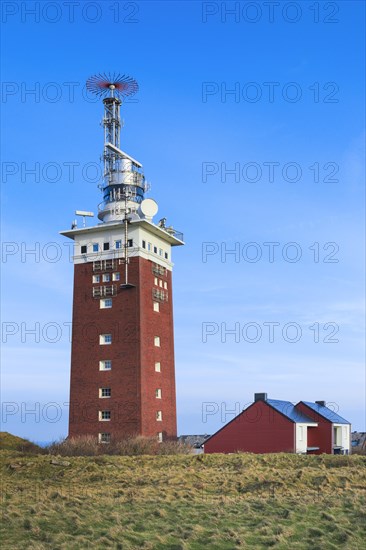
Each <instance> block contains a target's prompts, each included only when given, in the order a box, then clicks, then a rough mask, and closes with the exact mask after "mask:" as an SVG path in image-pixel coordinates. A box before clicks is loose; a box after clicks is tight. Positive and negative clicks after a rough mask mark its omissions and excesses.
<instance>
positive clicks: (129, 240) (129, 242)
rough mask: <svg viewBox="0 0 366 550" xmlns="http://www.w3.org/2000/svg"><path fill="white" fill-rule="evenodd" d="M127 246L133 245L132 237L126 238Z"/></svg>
mask: <svg viewBox="0 0 366 550" xmlns="http://www.w3.org/2000/svg"><path fill="white" fill-rule="evenodd" d="M127 246H129V247H130V248H131V247H132V246H133V240H132V239H128V241H127Z"/></svg>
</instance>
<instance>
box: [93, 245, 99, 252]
mask: <svg viewBox="0 0 366 550" xmlns="http://www.w3.org/2000/svg"><path fill="white" fill-rule="evenodd" d="M98 250H99V244H98V243H93V252H98Z"/></svg>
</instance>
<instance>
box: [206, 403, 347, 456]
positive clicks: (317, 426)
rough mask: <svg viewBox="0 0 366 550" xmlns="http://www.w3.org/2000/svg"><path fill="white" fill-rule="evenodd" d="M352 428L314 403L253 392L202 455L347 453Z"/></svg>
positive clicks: (327, 409)
mask: <svg viewBox="0 0 366 550" xmlns="http://www.w3.org/2000/svg"><path fill="white" fill-rule="evenodd" d="M350 431H351V426H350V424H349V423H348V422H347V420H344V418H342V417H340V416H339V415H338V414H336V413H335V412H333V411H332V410H331V409H329V408H327V407H326V406H325V403H324V402H323V401H318V402H316V403H308V402H302V401H301V402H300V403H298V404H297V405H294V404H293V403H291V402H290V401H281V400H277V399H268V398H267V394H265V393H256V394H255V395H254V403H252V404H251V405H249V407H247V408H246V409H244V410H243V411H242V412H241V413H240V414H239V415H238V416H236V417H235V418H234V419H233V420H232V421H231V422H229V423H228V424H226V425H225V426H223V427H222V428H221V429H220V430H218V431H217V432H216V433H215V434H213V435H212V436H211V437H209V438H208V439H207V440H206V441H205V443H204V446H203V447H204V452H205V453H235V452H237V451H242V452H250V453H278V452H291V453H314V454H320V453H346V454H348V453H349V452H350Z"/></svg>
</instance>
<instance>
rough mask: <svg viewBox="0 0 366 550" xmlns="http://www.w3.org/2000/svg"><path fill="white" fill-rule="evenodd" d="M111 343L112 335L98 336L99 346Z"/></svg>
mask: <svg viewBox="0 0 366 550" xmlns="http://www.w3.org/2000/svg"><path fill="white" fill-rule="evenodd" d="M111 343H112V335H111V334H101V335H100V336H99V344H100V345H101V346H104V345H108V344H111Z"/></svg>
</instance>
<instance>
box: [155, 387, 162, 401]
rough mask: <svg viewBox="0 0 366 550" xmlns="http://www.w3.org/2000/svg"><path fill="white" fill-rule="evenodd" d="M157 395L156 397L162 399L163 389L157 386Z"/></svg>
mask: <svg viewBox="0 0 366 550" xmlns="http://www.w3.org/2000/svg"><path fill="white" fill-rule="evenodd" d="M155 397H156V399H161V389H160V388H157V389H156V390H155Z"/></svg>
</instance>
